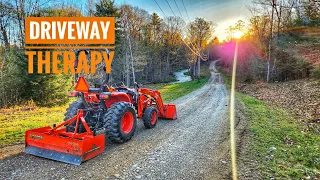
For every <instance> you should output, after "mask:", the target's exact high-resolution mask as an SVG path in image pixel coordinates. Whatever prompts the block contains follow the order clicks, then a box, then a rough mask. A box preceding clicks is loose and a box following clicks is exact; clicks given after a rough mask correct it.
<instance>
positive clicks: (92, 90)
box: [89, 88, 100, 93]
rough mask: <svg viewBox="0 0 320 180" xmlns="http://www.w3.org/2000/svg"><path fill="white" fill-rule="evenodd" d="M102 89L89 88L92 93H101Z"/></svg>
mask: <svg viewBox="0 0 320 180" xmlns="http://www.w3.org/2000/svg"><path fill="white" fill-rule="evenodd" d="M99 91H100V88H89V92H90V93H99Z"/></svg>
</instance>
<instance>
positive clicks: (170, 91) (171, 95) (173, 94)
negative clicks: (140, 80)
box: [148, 77, 209, 102]
mask: <svg viewBox="0 0 320 180" xmlns="http://www.w3.org/2000/svg"><path fill="white" fill-rule="evenodd" d="M208 79H209V77H203V78H201V79H200V80H193V81H189V82H183V83H176V84H168V83H161V84H151V85H148V88H150V89H157V90H159V91H160V93H161V96H162V99H163V101H165V102H170V101H173V100H175V99H178V98H179V97H182V96H184V95H187V94H189V93H191V92H192V91H194V90H196V89H199V88H200V87H202V86H203V85H204V84H205V83H206V82H207V81H208Z"/></svg>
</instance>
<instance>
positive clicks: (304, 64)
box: [213, 0, 320, 82]
mask: <svg viewBox="0 0 320 180" xmlns="http://www.w3.org/2000/svg"><path fill="white" fill-rule="evenodd" d="M319 7H320V3H319V2H317V1H313V0H310V1H297V0H281V1H275V0H268V1H260V0H254V1H253V4H252V5H251V6H250V7H249V10H250V12H251V15H252V16H251V18H250V21H249V23H245V22H243V21H242V20H239V21H238V23H236V24H235V25H233V26H230V27H229V28H228V29H227V30H226V32H227V34H228V38H227V40H228V41H227V42H226V43H224V44H222V46H221V47H220V48H221V49H220V50H218V51H217V52H216V53H213V54H219V52H220V55H219V56H220V58H221V59H222V60H223V63H224V68H225V70H226V71H228V72H230V67H231V65H232V58H233V57H232V56H233V55H232V54H231V53H232V51H233V49H234V39H233V37H232V34H233V33H234V32H235V31H242V32H245V34H244V36H243V38H242V39H241V40H239V56H240V57H239V58H240V61H241V63H239V71H238V77H239V79H240V81H246V82H254V81H266V82H274V81H288V80H294V79H301V78H308V77H316V76H315V75H312V72H316V71H317V69H319V61H318V59H319V58H317V56H318V57H319V54H317V50H314V51H310V52H306V53H301V51H305V49H304V48H305V47H310V48H312V49H313V48H314V49H318V50H319V38H318V36H319V31H320V30H319V19H320V10H319ZM311 9H312V10H311ZM310 10H311V11H312V13H311V12H310ZM302 49H304V50H302ZM306 54H308V55H307V56H306ZM310 56H312V58H310ZM313 74H315V73H313Z"/></svg>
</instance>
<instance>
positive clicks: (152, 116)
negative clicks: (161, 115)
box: [142, 107, 158, 129]
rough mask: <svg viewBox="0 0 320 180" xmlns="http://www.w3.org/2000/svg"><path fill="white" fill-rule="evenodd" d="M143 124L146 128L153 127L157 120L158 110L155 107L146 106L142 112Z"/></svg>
mask: <svg viewBox="0 0 320 180" xmlns="http://www.w3.org/2000/svg"><path fill="white" fill-rule="evenodd" d="M142 120H143V124H144V127H146V128H147V129H151V128H154V127H155V126H156V124H157V122H158V111H157V108H155V107H147V108H146V109H145V110H144V113H143V117H142Z"/></svg>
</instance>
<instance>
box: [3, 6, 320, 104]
mask: <svg viewBox="0 0 320 180" xmlns="http://www.w3.org/2000/svg"><path fill="white" fill-rule="evenodd" d="M155 2H157V1H155ZM168 4H169V3H168ZM252 4H253V5H252V6H250V7H248V8H249V10H250V13H251V18H250V19H249V20H248V21H244V20H239V21H238V22H237V23H236V24H234V25H232V26H230V27H229V28H228V29H226V32H227V34H228V38H227V39H225V40H223V41H222V40H219V39H218V38H217V37H213V35H214V32H215V28H216V27H217V24H216V23H215V22H212V21H208V20H206V19H204V18H200V17H198V18H195V19H189V18H182V17H183V16H182V14H181V11H182V10H183V7H180V9H179V7H178V5H177V4H174V3H172V2H171V6H172V7H175V5H176V6H177V9H179V12H180V13H178V12H176V14H175V15H174V16H167V15H166V13H165V12H164V11H163V9H161V7H160V6H159V4H157V5H158V6H157V7H159V9H160V10H161V11H162V13H163V14H161V15H159V14H157V13H154V12H147V11H146V10H144V9H141V8H139V7H133V6H131V5H127V4H123V5H117V4H116V3H115V2H114V1H112V0H98V1H94V0H88V1H86V6H85V8H84V7H82V6H81V7H79V6H76V5H74V4H69V3H68V2H50V3H49V2H48V1H43V0H2V1H1V2H0V31H1V32H0V53H1V54H0V69H1V71H0V88H1V90H0V107H11V106H14V105H21V104H26V103H35V104H36V105H39V106H54V105H60V104H65V103H66V102H67V101H68V96H67V94H68V92H70V91H71V90H72V88H73V77H72V75H70V74H36V73H35V74H28V73H27V69H28V68H27V67H28V62H27V55H26V54H25V46H26V44H25V24H24V23H25V21H24V20H25V18H26V17H82V16H86V17H91V16H92V17H106V16H114V17H116V48H115V50H114V51H115V55H114V60H113V64H112V74H111V83H114V82H120V81H123V82H124V83H125V84H126V85H127V86H132V85H133V82H134V81H136V82H138V83H141V84H154V83H162V82H170V81H174V76H173V72H174V71H177V70H180V69H186V68H188V69H189V71H190V74H191V75H192V78H193V79H199V78H201V77H200V72H199V71H200V65H201V64H204V63H206V62H207V61H210V60H217V59H220V60H221V61H220V62H219V64H220V65H221V66H222V70H223V71H224V72H226V73H228V72H230V70H231V66H232V60H233V55H234V46H235V41H239V62H240V63H239V67H238V78H239V81H241V82H257V81H265V82H274V81H278V82H280V81H288V80H294V79H301V78H309V77H313V78H318V79H319V78H320V67H319V66H320V64H319V60H318V59H319V58H318V57H319V52H318V51H319V39H318V38H316V36H319V32H320V31H319V25H320V18H319V17H320V10H319V9H320V4H319V2H318V1H316V0H306V1H300V0H281V1H276V0H267V1H263V0H253V3H252ZM169 6H170V4H169ZM171 6H170V9H171V11H172V12H173V10H172V8H171ZM180 10H181V11H180ZM173 14H174V13H173ZM160 16H162V17H163V18H161V17H160ZM184 19H187V20H188V21H185V20H184ZM236 31H241V32H243V33H244V35H243V37H242V38H241V39H240V40H236V39H235V38H234V37H233V34H234V32H236ZM79 45H80V46H81V44H79ZM61 46H64V45H63V44H62V45H61ZM309 46H310V47H313V48H310V47H309ZM60 50H62V51H63V50H64V49H63V48H61V49H60ZM311 51H312V52H311ZM295 52H297V53H295ZM301 52H302V53H301ZM303 52H304V54H306V56H303ZM317 52H318V54H317ZM301 54H302V56H301ZM310 54H311V55H310ZM34 66H37V64H36V63H34ZM97 71H98V72H97V73H96V74H94V75H89V79H90V82H91V83H99V82H100V83H101V81H102V79H101V77H102V75H103V73H104V72H103V70H102V67H97Z"/></svg>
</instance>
